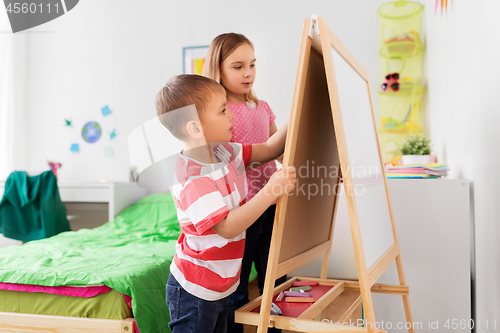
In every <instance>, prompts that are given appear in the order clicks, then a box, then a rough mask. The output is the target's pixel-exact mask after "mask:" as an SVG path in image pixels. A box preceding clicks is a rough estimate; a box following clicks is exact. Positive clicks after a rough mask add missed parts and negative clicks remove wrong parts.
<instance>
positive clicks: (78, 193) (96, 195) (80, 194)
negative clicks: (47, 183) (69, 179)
mask: <svg viewBox="0 0 500 333" xmlns="http://www.w3.org/2000/svg"><path fill="white" fill-rule="evenodd" d="M59 195H60V197H61V201H63V202H110V201H111V189H110V188H109V187H108V188H105V187H96V188H82V187H80V188H78V187H59Z"/></svg>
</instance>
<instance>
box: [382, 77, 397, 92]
mask: <svg viewBox="0 0 500 333" xmlns="http://www.w3.org/2000/svg"><path fill="white" fill-rule="evenodd" d="M389 88H391V89H392V91H394V92H397V91H399V73H391V74H387V75H386V76H385V82H384V83H382V85H381V86H380V90H381V91H382V92H387V91H388V90H389Z"/></svg>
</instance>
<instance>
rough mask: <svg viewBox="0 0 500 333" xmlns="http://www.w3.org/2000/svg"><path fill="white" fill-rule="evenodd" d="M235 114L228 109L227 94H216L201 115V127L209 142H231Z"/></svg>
mask: <svg viewBox="0 0 500 333" xmlns="http://www.w3.org/2000/svg"><path fill="white" fill-rule="evenodd" d="M233 118H234V115H233V114H232V113H231V111H229V110H228V109H227V104H226V96H225V95H223V94H215V95H214V96H213V97H212V99H211V101H210V103H209V104H208V107H207V109H206V110H204V111H203V112H202V113H201V115H200V122H201V127H202V129H203V133H204V135H205V140H206V141H207V143H210V142H229V141H231V138H232V136H233V133H232V129H233Z"/></svg>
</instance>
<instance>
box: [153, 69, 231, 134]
mask: <svg viewBox="0 0 500 333" xmlns="http://www.w3.org/2000/svg"><path fill="white" fill-rule="evenodd" d="M215 94H223V95H224V96H225V95H226V91H225V90H224V87H222V86H221V85H220V84H219V83H217V82H215V81H214V80H212V79H209V78H207V77H204V76H201V75H195V74H182V75H177V76H174V77H173V78H171V79H170V80H169V81H168V82H167V84H166V85H165V87H163V88H162V89H161V90H160V91H159V92H158V94H157V95H156V100H155V104H156V114H157V115H158V118H159V120H160V122H161V123H162V124H163V126H165V127H166V128H167V129H168V130H169V131H170V133H172V135H174V136H175V137H176V138H177V139H179V140H184V139H185V137H186V134H187V133H186V124H187V123H188V122H189V121H191V120H198V119H199V118H200V116H201V114H202V112H204V111H205V110H206V109H207V107H208V104H209V103H210V101H211V99H212V96H213V95H215ZM193 106H194V107H193ZM174 111H175V112H174Z"/></svg>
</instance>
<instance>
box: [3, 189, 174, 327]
mask: <svg viewBox="0 0 500 333" xmlns="http://www.w3.org/2000/svg"><path fill="white" fill-rule="evenodd" d="M179 234H180V229H179V224H178V222H177V215H176V210H175V204H174V202H173V199H172V196H171V195H170V193H161V194H153V195H149V196H147V197H145V198H143V199H141V200H139V201H138V202H137V203H135V204H133V205H131V206H130V207H128V208H127V209H125V210H124V211H123V212H122V213H120V214H119V215H118V216H117V217H116V218H115V219H114V220H113V221H110V222H108V223H106V224H104V225H103V226H101V227H98V228H95V229H91V230H89V229H82V230H79V231H76V232H64V233H61V234H59V235H56V236H54V237H51V238H48V239H44V240H39V241H33V242H29V243H26V244H24V245H22V246H11V247H8V248H4V249H1V250H0V332H36V331H44V332H102V333H104V332H110V333H111V332H127V333H129V332H133V331H135V330H137V328H138V330H139V331H140V332H142V333H145V332H147V333H154V332H170V330H169V329H168V322H169V320H170V318H169V313H168V307H167V305H166V302H165V285H166V282H167V279H168V274H169V267H170V263H171V261H172V258H173V256H174V254H175V243H176V241H177V238H178V236H179ZM83 294H85V295H86V296H82V295H83ZM135 325H137V326H135Z"/></svg>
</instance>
